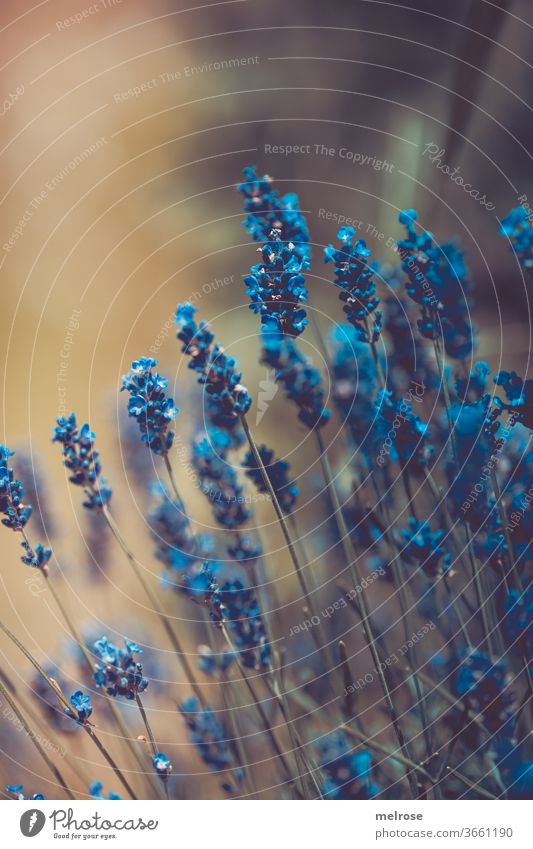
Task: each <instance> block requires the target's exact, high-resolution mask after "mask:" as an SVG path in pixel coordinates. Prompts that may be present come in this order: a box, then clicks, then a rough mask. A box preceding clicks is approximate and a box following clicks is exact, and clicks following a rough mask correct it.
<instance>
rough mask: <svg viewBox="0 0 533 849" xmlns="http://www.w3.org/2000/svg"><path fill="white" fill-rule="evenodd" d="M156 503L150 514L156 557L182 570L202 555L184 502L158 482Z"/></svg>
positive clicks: (149, 522)
mask: <svg viewBox="0 0 533 849" xmlns="http://www.w3.org/2000/svg"><path fill="white" fill-rule="evenodd" d="M152 494H153V496H154V500H155V506H154V507H153V508H152V509H151V510H150V512H149V514H148V524H149V526H150V532H151V535H152V538H153V539H154V541H155V542H156V550H155V556H156V557H157V559H158V560H159V561H161V562H162V563H164V564H165V566H167V568H169V569H171V570H175V571H177V572H181V571H182V570H184V569H186V568H187V566H188V565H190V564H191V563H194V562H196V561H197V560H198V559H201V558H202V555H201V553H200V552H198V546H197V541H196V539H195V537H194V534H193V532H192V528H191V523H190V521H189V517H188V516H187V513H186V512H185V507H184V505H183V502H182V501H181V500H180V501H177V500H175V499H172V498H170V496H169V495H168V493H167V491H166V490H165V488H164V486H162V484H159V483H157V484H154V486H153V487H152Z"/></svg>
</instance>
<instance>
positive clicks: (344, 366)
mask: <svg viewBox="0 0 533 849" xmlns="http://www.w3.org/2000/svg"><path fill="white" fill-rule="evenodd" d="M329 341H330V346H331V348H332V367H333V400H334V402H335V406H336V407H337V409H338V411H339V413H340V415H341V417H342V421H343V423H344V422H345V423H346V424H347V425H348V427H349V429H350V433H351V435H352V438H353V440H354V442H355V444H356V446H358V447H360V446H361V445H362V444H363V443H364V441H365V439H367V438H368V437H369V436H371V431H372V425H373V423H374V421H375V419H376V414H377V411H376V388H377V385H378V379H377V372H376V365H375V363H374V360H373V358H372V356H371V354H370V351H369V348H368V346H367V345H366V344H365V343H364V342H361V341H359V339H358V338H357V333H356V331H355V329H354V328H353V327H352V326H351V325H349V324H343V325H338V326H337V327H336V328H335V329H334V330H332V331H331V333H330V337H329Z"/></svg>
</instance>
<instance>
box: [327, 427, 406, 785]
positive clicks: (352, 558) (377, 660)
mask: <svg viewBox="0 0 533 849" xmlns="http://www.w3.org/2000/svg"><path fill="white" fill-rule="evenodd" d="M315 433H316V439H317V443H318V449H319V453H320V460H321V463H322V469H323V471H324V478H325V481H326V486H327V489H328V493H329V497H330V499H331V502H332V504H333V509H334V511H335V520H336V522H337V527H338V529H339V534H340V537H341V543H342V546H343V549H344V552H345V556H346V559H347V561H348V564H349V567H350V571H351V574H352V580H353V582H354V585H355V587H361V586H362V578H361V575H360V574H359V568H358V565H357V555H356V553H355V549H354V547H353V545H352V541H351V538H350V534H349V532H348V528H347V527H346V522H345V520H344V516H343V513H342V508H341V504H340V501H339V497H338V495H337V490H336V488H335V485H334V483H333V474H332V470H331V466H330V463H329V458H328V456H327V453H326V447H325V445H324V441H323V439H322V435H321V433H320V431H319V430H318V429H317V430H315ZM358 600H359V604H357V603H356V602H355V601H354V602H353V603H354V606H355V608H356V610H357V611H358V613H359V616H360V617H361V624H362V626H363V633H364V636H365V641H366V644H367V646H368V648H369V650H370V654H371V657H372V661H373V663H374V666H375V669H376V672H377V676H378V680H379V682H380V684H381V688H382V690H383V695H384V697H385V704H386V706H387V710H388V713H389V716H390V720H391V723H392V727H393V728H394V732H395V734H396V737H397V740H398V743H399V745H400V749H401V750H402V752H404V753H405V756H406V757H410V756H409V749H408V747H407V742H406V740H405V737H404V734H403V731H402V728H401V725H400V720H399V717H398V713H397V711H396V708H395V706H394V702H393V700H392V696H391V692H390V689H389V686H388V684H387V679H386V676H385V673H384V669H385V664H384V663H383V662H382V660H381V656H380V650H379V648H378V644H377V640H376V638H375V635H374V631H373V627H372V623H371V620H370V611H369V609H368V605H367V601H366V596H365V591H364V589H363V590H361V592H359V593H358ZM407 780H408V782H409V787H410V789H411V793H412V794H413V796H414V798H415V799H416V798H417V797H418V787H417V784H416V780H415V779H414V777H413V776H412V775H411V774H410V773H407Z"/></svg>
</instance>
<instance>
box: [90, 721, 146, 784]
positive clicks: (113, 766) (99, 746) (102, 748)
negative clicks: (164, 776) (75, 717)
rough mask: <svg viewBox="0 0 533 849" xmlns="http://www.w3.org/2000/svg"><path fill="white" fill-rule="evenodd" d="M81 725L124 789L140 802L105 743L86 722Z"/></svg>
mask: <svg viewBox="0 0 533 849" xmlns="http://www.w3.org/2000/svg"><path fill="white" fill-rule="evenodd" d="M80 724H81V725H82V727H83V728H84V729H85V731H86V732H87V734H88V735H89V737H90V738H91V740H92V741H93V743H94V744H95V745H96V748H97V749H98V750H99V752H100V753H101V754H102V755H103V756H104V758H105V759H106V761H107V762H108V764H109V766H110V767H111V769H112V770H113V772H114V773H115V775H116V776H117V778H118V780H119V781H120V783H121V784H122V786H123V787H124V789H125V790H126V792H127V793H128V795H129V796H131V798H132V799H134V800H135V801H138V799H137V796H136V795H135V793H134V792H133V790H132V789H131V787H130V785H129V782H128V780H127V779H126V778H125V776H124V775H123V774H122V772H121V770H120V768H119V767H118V766H117V764H116V763H115V761H114V760H113V758H112V757H111V755H110V754H109V752H108V751H107V749H106V748H105V746H104V745H103V743H102V742H101V741H100V740H99V739H98V737H97V736H96V734H95V732H94V731H93V729H92V727H91V726H90V725H87V723H85V722H82V723H80Z"/></svg>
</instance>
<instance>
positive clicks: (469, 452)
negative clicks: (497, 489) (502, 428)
mask: <svg viewBox="0 0 533 849" xmlns="http://www.w3.org/2000/svg"><path fill="white" fill-rule="evenodd" d="M450 414H451V419H452V423H453V427H454V429H455V435H456V438H455V444H456V448H457V461H458V463H459V469H457V465H456V462H455V457H454V456H453V452H452V451H451V450H450V452H449V460H448V463H447V472H448V479H449V483H450V486H449V490H448V497H449V502H450V509H451V512H452V514H453V515H455V516H458V517H460V518H461V520H462V521H465V520H466V521H467V522H468V523H469V525H470V526H471V528H472V529H473V530H475V531H477V530H479V528H480V527H481V526H482V525H483V522H484V520H485V519H486V517H487V515H488V513H489V512H490V507H489V489H488V486H487V484H486V483H484V482H486V481H489V480H490V471H488V467H489V465H490V462H491V457H492V455H493V452H494V449H495V444H494V440H493V434H492V432H491V430H490V427H491V425H490V418H489V417H490V396H489V395H485V396H483V398H481V399H480V400H479V401H477V402H476V403H475V404H464V403H462V404H454V405H452V408H451V411H450ZM484 469H486V470H487V471H485V472H483V470H484ZM482 479H483V480H482Z"/></svg>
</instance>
